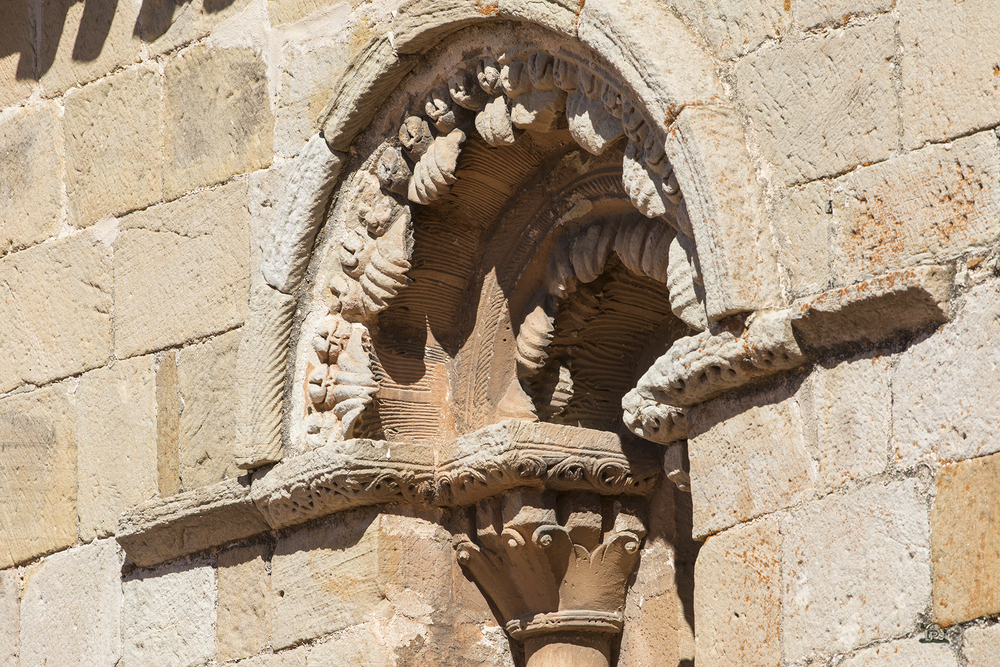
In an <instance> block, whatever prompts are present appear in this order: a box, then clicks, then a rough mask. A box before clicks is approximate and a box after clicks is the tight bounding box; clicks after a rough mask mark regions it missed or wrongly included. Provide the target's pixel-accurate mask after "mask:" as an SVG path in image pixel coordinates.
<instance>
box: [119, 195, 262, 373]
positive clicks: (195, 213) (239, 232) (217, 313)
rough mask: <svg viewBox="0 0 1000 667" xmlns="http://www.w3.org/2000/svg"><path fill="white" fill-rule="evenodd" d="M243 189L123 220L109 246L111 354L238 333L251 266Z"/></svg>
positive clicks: (126, 354) (196, 197)
mask: <svg viewBox="0 0 1000 667" xmlns="http://www.w3.org/2000/svg"><path fill="white" fill-rule="evenodd" d="M248 218H249V209H248V204H247V185H246V182H245V181H243V180H239V181H236V182H233V183H230V184H228V185H225V186H223V187H220V188H217V189H215V190H209V191H205V192H199V193H197V194H194V195H191V196H189V197H185V198H183V199H181V200H178V201H175V202H170V203H169V204H163V205H161V206H156V207H153V208H150V209H147V210H145V211H139V212H137V213H133V214H132V215H130V216H128V217H126V218H124V219H122V221H121V226H122V227H123V228H124V231H123V232H122V233H121V234H120V235H119V236H118V238H117V240H116V241H115V353H116V355H117V356H118V358H120V359H121V358H126V357H130V356H134V355H136V354H144V353H147V352H151V351H154V350H157V349H162V348H164V347H167V346H170V345H177V344H179V343H183V342H185V341H187V340H191V339H194V338H201V337H204V336H208V335H211V334H214V333H218V332H220V331H226V330H228V329H232V328H234V327H237V326H239V325H240V324H241V323H242V322H243V318H244V315H245V313H246V307H247V306H246V302H247V289H248V283H249V278H248V266H249V261H250V260H249V256H250V250H249V231H248V227H249V225H248Z"/></svg>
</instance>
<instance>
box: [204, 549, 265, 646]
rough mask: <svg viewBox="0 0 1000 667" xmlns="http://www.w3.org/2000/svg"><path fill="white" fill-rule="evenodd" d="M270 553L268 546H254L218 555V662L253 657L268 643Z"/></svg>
mask: <svg viewBox="0 0 1000 667" xmlns="http://www.w3.org/2000/svg"><path fill="white" fill-rule="evenodd" d="M269 552H270V548H269V546H268V545H266V544H253V545H250V546H247V547H237V548H235V549H230V550H229V551H225V552H223V553H221V554H219V560H218V567H219V608H218V611H217V620H216V628H217V629H216V637H217V640H216V641H217V644H218V646H217V654H216V655H217V659H218V661H219V662H224V661H227V660H237V659H239V658H246V657H249V656H252V655H256V654H257V653H260V651H261V650H262V649H263V648H264V647H265V646H267V644H268V643H269V640H270V638H271V618H270V615H269V614H268V607H267V595H268V591H269V590H270V588H271V580H270V574H269V573H268V571H267V561H268V559H269V556H270V553H269Z"/></svg>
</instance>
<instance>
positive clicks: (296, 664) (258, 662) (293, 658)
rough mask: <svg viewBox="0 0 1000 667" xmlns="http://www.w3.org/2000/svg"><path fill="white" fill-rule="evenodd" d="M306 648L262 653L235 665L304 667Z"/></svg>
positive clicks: (307, 650)
mask: <svg viewBox="0 0 1000 667" xmlns="http://www.w3.org/2000/svg"><path fill="white" fill-rule="evenodd" d="M309 650H310V648H309V647H308V646H302V647H300V648H295V649H291V650H289V651H282V652H281V653H262V654H260V655H257V656H254V657H252V658H247V659H246V660H241V661H240V662H238V663H236V664H237V665H239V667H306V655H307V654H308V653H309Z"/></svg>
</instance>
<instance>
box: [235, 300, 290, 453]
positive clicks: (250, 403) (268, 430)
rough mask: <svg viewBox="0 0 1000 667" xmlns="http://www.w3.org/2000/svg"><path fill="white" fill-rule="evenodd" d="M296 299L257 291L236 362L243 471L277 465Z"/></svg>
mask: <svg viewBox="0 0 1000 667" xmlns="http://www.w3.org/2000/svg"><path fill="white" fill-rule="evenodd" d="M294 313H295V299H294V297H291V296H289V295H287V294H282V293H281V292H279V291H277V290H274V289H271V288H270V287H268V286H267V285H257V286H255V287H254V288H253V289H252V290H251V292H250V312H249V313H248V315H247V320H246V324H244V326H243V338H242V340H241V341H240V348H239V352H238V353H237V359H236V370H237V386H238V387H239V388H240V402H239V411H238V412H237V416H236V448H235V449H236V451H235V459H236V465H237V466H239V467H240V468H243V469H245V470H252V469H254V468H259V467H260V466H262V465H265V464H268V463H274V462H275V461H278V460H280V459H281V450H282V445H281V398H282V394H283V392H284V388H285V368H286V361H287V356H288V338H289V333H290V332H291V327H292V315H293V314H294Z"/></svg>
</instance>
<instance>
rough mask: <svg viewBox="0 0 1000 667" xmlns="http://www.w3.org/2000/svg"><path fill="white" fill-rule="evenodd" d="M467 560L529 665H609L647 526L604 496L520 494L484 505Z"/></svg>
mask: <svg viewBox="0 0 1000 667" xmlns="http://www.w3.org/2000/svg"><path fill="white" fill-rule="evenodd" d="M475 521H476V527H475V528H476V529H475V537H474V538H472V537H465V538H464V539H460V540H459V542H458V544H457V546H456V552H457V557H458V562H459V563H460V564H461V565H462V567H463V568H464V570H465V571H466V573H467V574H468V575H469V576H470V578H471V579H472V580H473V581H474V582H475V583H476V584H477V585H478V586H479V588H480V590H481V591H482V592H483V594H484V595H485V596H486V598H487V599H488V600H489V601H490V603H491V605H492V607H493V609H494V611H495V613H496V615H497V617H498V619H497V620H498V621H500V623H501V624H502V626H503V627H504V628H505V629H506V631H507V633H508V634H509V635H510V636H511V638H512V639H514V640H517V641H520V642H523V643H524V649H525V658H526V661H527V667H549V666H557V665H571V664H572V665H575V666H576V667H608V665H610V664H611V645H612V641H613V639H614V637H615V636H616V635H618V634H619V633H621V631H622V628H623V625H624V615H623V613H622V610H623V608H624V605H625V591H626V585H627V582H628V579H629V577H630V576H631V573H632V571H633V569H634V568H635V566H636V564H637V562H638V559H639V547H640V545H641V543H642V540H643V538H644V537H645V535H646V529H645V526H644V525H643V522H642V520H641V519H640V517H639V512H638V511H637V509H636V507H635V506H634V505H633V506H631V507H630V506H629V505H628V504H627V501H626V503H623V502H622V501H620V500H616V499H603V500H602V499H601V497H600V496H598V495H596V494H589V493H578V492H577V493H569V494H562V495H561V496H557V495H556V494H555V493H553V492H544V491H540V490H521V491H515V492H512V493H509V494H507V495H506V496H503V497H502V498H490V499H487V500H483V501H481V502H480V503H479V504H478V505H477V507H476V520H475Z"/></svg>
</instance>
